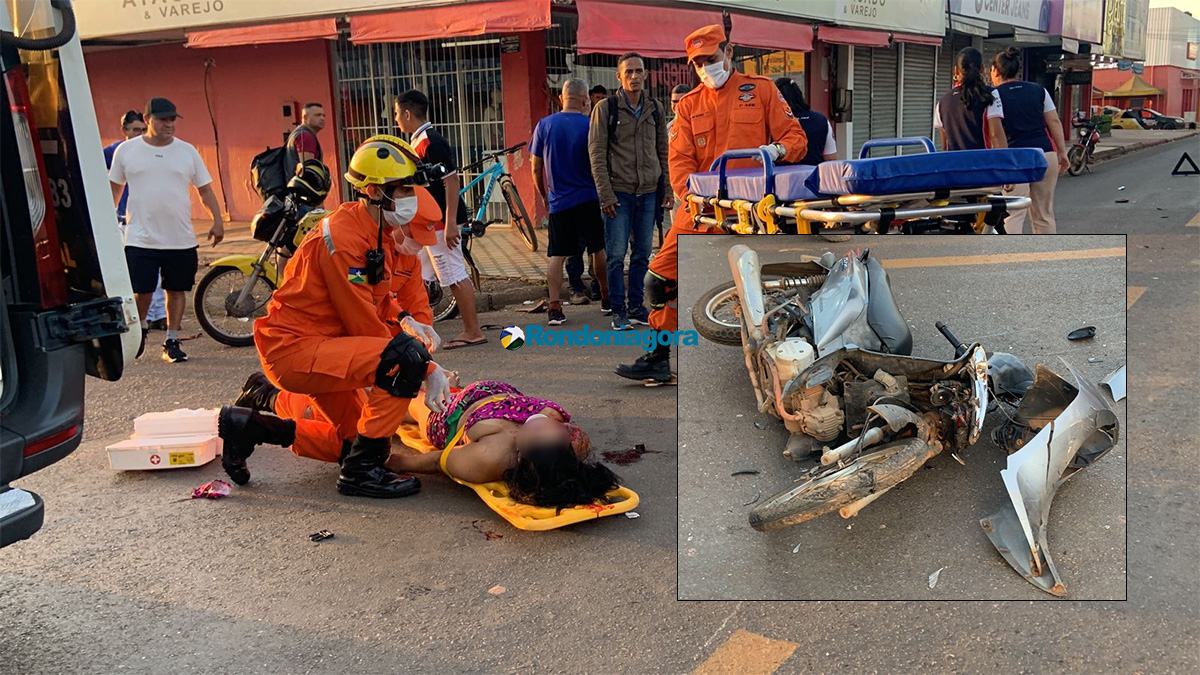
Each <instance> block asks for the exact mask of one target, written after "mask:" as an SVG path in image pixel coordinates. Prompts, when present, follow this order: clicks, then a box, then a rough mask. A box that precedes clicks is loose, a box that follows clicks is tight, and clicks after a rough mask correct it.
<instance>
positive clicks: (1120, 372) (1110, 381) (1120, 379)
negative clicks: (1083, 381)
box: [1100, 366, 1125, 403]
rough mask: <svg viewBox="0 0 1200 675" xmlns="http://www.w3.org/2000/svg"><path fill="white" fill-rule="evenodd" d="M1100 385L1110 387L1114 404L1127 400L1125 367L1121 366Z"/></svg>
mask: <svg viewBox="0 0 1200 675" xmlns="http://www.w3.org/2000/svg"><path fill="white" fill-rule="evenodd" d="M1100 384H1101V385H1103V386H1105V387H1108V393H1109V394H1110V395H1111V396H1112V400H1113V403H1116V402H1117V401H1120V400H1121V399H1123V398H1125V366H1121V367H1120V368H1117V369H1116V370H1114V371H1112V372H1111V373H1109V374H1108V377H1105V378H1104V379H1103V380H1100Z"/></svg>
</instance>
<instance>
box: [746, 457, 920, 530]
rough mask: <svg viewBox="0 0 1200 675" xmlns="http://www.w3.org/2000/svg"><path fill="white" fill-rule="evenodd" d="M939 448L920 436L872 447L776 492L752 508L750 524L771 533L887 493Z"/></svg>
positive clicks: (914, 471)
mask: <svg viewBox="0 0 1200 675" xmlns="http://www.w3.org/2000/svg"><path fill="white" fill-rule="evenodd" d="M937 452H938V450H937V448H936V447H934V446H930V445H928V444H927V443H925V442H924V441H922V440H921V439H919V438H906V439H903V440H899V441H893V442H891V443H886V444H884V445H881V446H875V447H872V448H869V449H868V451H867V454H864V455H863V456H862V457H860V458H859V459H858V460H856V461H855V462H853V463H851V464H850V465H849V466H847V467H845V468H843V469H839V470H836V471H833V472H832V473H829V474H826V475H824V476H822V477H820V478H817V479H814V480H811V481H807V482H805V483H802V484H800V485H797V486H795V487H792V488H788V489H787V490H784V491H783V492H780V493H779V494H776V495H774V496H772V497H770V498H768V499H767V500H766V501H764V502H762V503H761V504H759V505H758V506H756V507H754V509H753V510H751V511H750V526H751V527H753V528H754V529H756V530H758V531H759V532H770V531H772V530H778V529H781V528H784V527H788V526H791V525H799V524H800V523H803V522H805V521H807V520H812V519H813V518H816V517H817V516H821V515H824V514H826V513H829V512H830V511H835V510H837V509H839V508H842V507H843V506H849V505H851V504H853V503H855V502H857V501H861V500H863V499H866V498H867V497H870V496H871V495H872V494H875V493H879V492H885V491H887V490H890V489H891V488H893V487H895V486H896V485H898V484H899V483H900V482H901V481H903V480H905V479H907V478H909V477H910V476H912V475H913V474H914V473H916V471H917V470H918V469H920V468H921V467H922V466H923V465H924V464H925V462H927V461H929V459H930V458H931V457H933V456H934V455H935V454H937Z"/></svg>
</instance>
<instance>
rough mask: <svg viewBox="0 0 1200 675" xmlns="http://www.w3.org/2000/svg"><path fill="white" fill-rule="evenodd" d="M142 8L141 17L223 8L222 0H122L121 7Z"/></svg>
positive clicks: (177, 15)
mask: <svg viewBox="0 0 1200 675" xmlns="http://www.w3.org/2000/svg"><path fill="white" fill-rule="evenodd" d="M129 8H133V9H135V10H136V9H139V8H140V9H144V10H145V11H144V12H143V13H142V18H143V19H150V18H153V15H154V14H157V15H158V16H159V17H160V18H163V19H168V18H175V17H181V16H201V15H204V14H215V13H218V12H221V11H224V9H225V2H224V0H122V3H121V9H129Z"/></svg>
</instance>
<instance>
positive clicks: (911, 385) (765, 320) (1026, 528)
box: [693, 244, 1118, 595]
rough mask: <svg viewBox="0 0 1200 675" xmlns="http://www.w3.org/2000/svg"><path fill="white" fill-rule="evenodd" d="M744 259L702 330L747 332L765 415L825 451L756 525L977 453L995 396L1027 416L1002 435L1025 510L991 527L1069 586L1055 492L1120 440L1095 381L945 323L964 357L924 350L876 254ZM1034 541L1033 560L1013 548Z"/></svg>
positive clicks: (709, 299) (741, 254)
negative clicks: (915, 348)
mask: <svg viewBox="0 0 1200 675" xmlns="http://www.w3.org/2000/svg"><path fill="white" fill-rule="evenodd" d="M729 264H730V267H731V269H732V271H733V276H734V282H733V284H732V288H730V285H728V284H727V285H723V286H719V287H717V288H714V289H712V290H711V291H709V292H708V293H707V294H705V295H704V296H702V297H701V299H700V301H699V302H698V303H697V304H696V306H695V308H694V310H693V317H695V322H696V326H697V329H698V331H699V332H700V333H701V334H702V335H704V336H705V337H706V338H708V339H710V340H713V341H716V342H719V343H722V344H730V343H731V340H730V337H731V335H730V332H729V328H730V324H731V323H733V324H734V325H736V330H737V333H736V335H737V338H738V343H740V344H741V345H742V351H743V355H744V358H745V362H746V368H747V371H748V373H749V375H750V381H751V385H752V386H753V388H754V393H755V396H756V400H757V403H758V410H759V412H764V413H768V414H770V415H772V416H774V417H777V418H779V419H781V420H782V421H783V423H784V426H785V427H786V428H787V429H788V431H790V432H791V437H790V439H789V441H788V443H787V446H786V448H785V450H784V455H785V456H787V457H789V458H791V459H793V460H797V461H801V460H806V459H809V458H810V457H811V456H812V455H813V454H816V455H819V463H818V464H817V465H816V466H814V467H812V468H811V469H808V470H806V471H804V472H803V474H802V476H801V477H800V479H799V481H798V482H797V484H795V485H794V486H792V487H790V488H789V489H787V490H784V491H782V492H780V493H778V494H776V495H774V496H772V497H769V498H768V499H766V500H765V501H763V502H760V503H759V504H757V505H756V506H755V507H754V508H753V509H752V510H751V512H750V514H749V520H750V525H751V526H752V527H754V528H755V529H756V530H759V531H764V532H765V531H771V530H775V529H779V528H783V527H787V526H791V525H796V524H799V523H803V522H805V521H807V520H810V519H812V518H816V517H818V516H820V515H823V514H826V513H828V512H830V511H834V510H837V511H838V512H839V514H840V515H841V516H842V517H843V518H849V517H852V516H854V515H856V514H857V513H858V512H859V511H860V510H862V509H863V508H864V507H866V506H867V505H869V504H871V503H872V502H873V501H875V500H876V499H878V498H879V497H880V496H882V495H883V494H885V493H886V492H887V491H888V490H890V489H891V488H893V487H895V486H896V485H898V484H899V483H900V482H902V481H904V480H906V479H907V478H909V477H911V476H912V475H913V474H914V473H915V472H916V471H917V470H918V469H920V468H921V466H922V465H924V464H925V462H927V461H928V460H929V459H930V458H932V457H933V456H935V455H937V454H939V453H941V452H947V451H948V452H951V453H953V454H954V456H955V457H956V458H958V459H959V461H962V460H961V458H960V457H959V455H960V454H961V453H963V451H964V450H966V449H967V448H968V447H970V446H971V445H973V444H974V443H976V442H977V441H978V440H979V437H980V434H981V432H982V430H983V426H984V420H985V417H986V414H987V411H988V408H989V404H991V403H993V402H994V405H995V406H1007V407H1011V408H1013V409H1015V412H1013V413H1007V415H1006V416H1007V418H1008V419H1007V421H1006V422H1005V423H1004V424H1002V425H1000V426H999V427H998V428H997V429H996V430H995V431H994V432H993V440H994V441H995V442H996V443H997V444H998V445H1000V446H1001V447H1003V448H1005V449H1006V450H1007V451H1008V452H1009V453H1010V457H1009V460H1008V467H1007V468H1006V469H1005V470H1004V471H1002V472H1001V476H1002V477H1003V479H1004V482H1005V485H1006V486H1007V487H1008V491H1009V495H1010V497H1011V500H1012V506H1011V507H1006V508H1005V509H1003V510H1001V511H1000V512H998V513H996V514H994V515H992V516H990V517H988V518H985V519H983V520H982V521H981V524H982V525H983V527H984V529H985V531H986V532H987V534H988V536H989V538H990V539H991V540H992V541H993V543H994V544H995V545H996V547H997V549H998V550H999V551H1000V553H1001V555H1002V556H1003V557H1004V558H1005V559H1006V560H1007V561H1008V562H1009V563H1010V564H1011V565H1012V566H1013V567H1014V568H1015V569H1017V571H1018V572H1020V573H1021V574H1022V575H1023V576H1024V577H1025V578H1026V579H1028V580H1029V581H1030V582H1031V583H1033V584H1035V585H1037V586H1038V587H1039V588H1041V589H1043V590H1045V591H1047V592H1050V593H1055V594H1059V595H1061V594H1063V593H1064V592H1065V590H1064V589H1063V586H1062V582H1061V580H1060V579H1059V578H1058V576H1057V573H1056V571H1055V570H1054V567H1053V564H1052V563H1051V561H1050V557H1049V554H1048V548H1047V544H1046V531H1045V527H1046V522H1047V518H1048V514H1049V505H1050V500H1051V499H1052V498H1053V495H1054V492H1055V491H1056V490H1057V488H1058V487H1059V486H1060V485H1061V484H1062V482H1063V481H1065V480H1066V479H1067V478H1069V477H1070V476H1071V475H1073V474H1074V473H1075V472H1077V471H1079V470H1080V469H1082V468H1085V467H1086V466H1089V465H1090V464H1091V463H1093V462H1095V461H1096V460H1097V459H1099V458H1100V457H1101V456H1103V455H1104V454H1105V453H1107V452H1108V451H1109V450H1110V449H1111V448H1112V447H1113V445H1115V443H1116V440H1117V431H1118V430H1117V421H1116V416H1115V415H1114V414H1113V413H1112V410H1111V409H1110V408H1109V407H1108V405H1107V403H1106V402H1105V401H1104V398H1103V397H1102V396H1101V395H1100V394H1099V393H1098V391H1097V390H1096V388H1095V387H1094V386H1093V385H1091V384H1089V383H1086V382H1083V381H1082V379H1081V378H1079V377H1078V376H1076V385H1075V386H1072V385H1070V384H1067V383H1066V382H1065V381H1063V380H1062V379H1061V378H1059V377H1058V376H1057V375H1054V374H1053V373H1052V372H1051V371H1049V370H1048V369H1046V368H1045V367H1044V366H1040V365H1039V366H1038V367H1037V372H1036V374H1035V373H1034V372H1033V371H1031V370H1030V369H1029V368H1028V367H1026V366H1025V365H1024V364H1022V363H1021V362H1020V361H1019V360H1018V359H1017V358H1016V357H1014V356H1012V355H1010V354H1003V353H994V354H991V355H989V354H987V353H986V352H985V351H984V349H983V347H982V346H981V345H979V344H970V345H968V344H966V343H964V342H962V341H961V340H959V339H958V338H957V337H955V336H954V334H953V333H952V332H951V331H950V329H949V328H948V327H947V326H946V325H945V324H943V323H942V322H940V321H939V322H937V324H936V325H937V328H938V330H939V331H941V333H942V335H943V336H945V337H946V339H947V340H948V341H949V342H950V343H951V344H952V345H953V346H954V349H955V358H954V359H953V360H937V359H925V358H918V357H913V356H911V352H912V336H911V334H910V332H909V329H908V324H907V322H906V321H905V320H904V318H903V316H902V315H901V314H900V311H899V309H898V308H897V306H896V303H895V300H894V298H893V297H892V292H891V288H890V282H889V280H888V277H887V273H886V272H885V271H884V269H883V267H882V265H880V264H879V262H878V261H877V260H875V259H873V258H872V257H871V256H870V254H869V252H868V251H850V252H849V253H847V254H846V255H845V256H843V257H842V258H840V259H838V258H835V257H834V256H833V255H832V254H830V253H826V254H825V255H824V256H822V257H821V258H811V257H806V258H804V259H802V260H801V261H800V262H794V263H780V264H773V265H766V266H763V265H760V263H759V260H758V255H757V254H756V253H755V252H754V251H752V250H751V249H749V248H748V247H746V246H744V245H740V244H739V245H736V246H734V247H733V248H732V249H730V251H729ZM1072 374H1074V371H1073V370H1072ZM1007 409H1008V408H1006V411H1007ZM1056 428H1057V431H1055V429H1056ZM1030 448H1034V449H1033V450H1031V449H1030ZM1022 550H1028V553H1029V555H1024V554H1023V553H1021V554H1018V553H1015V552H1014V551H1022Z"/></svg>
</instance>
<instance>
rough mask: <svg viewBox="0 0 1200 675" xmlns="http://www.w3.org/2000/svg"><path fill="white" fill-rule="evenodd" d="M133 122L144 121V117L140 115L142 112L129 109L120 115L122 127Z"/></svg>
mask: <svg viewBox="0 0 1200 675" xmlns="http://www.w3.org/2000/svg"><path fill="white" fill-rule="evenodd" d="M134 122H142V123H145V122H146V118H145V117H143V116H142V113H140V112H138V111H136V110H130V111H129V112H127V113H125V114H124V115H121V127H122V128H124V127H127V126H129V125H130V124H133V123H134Z"/></svg>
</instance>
